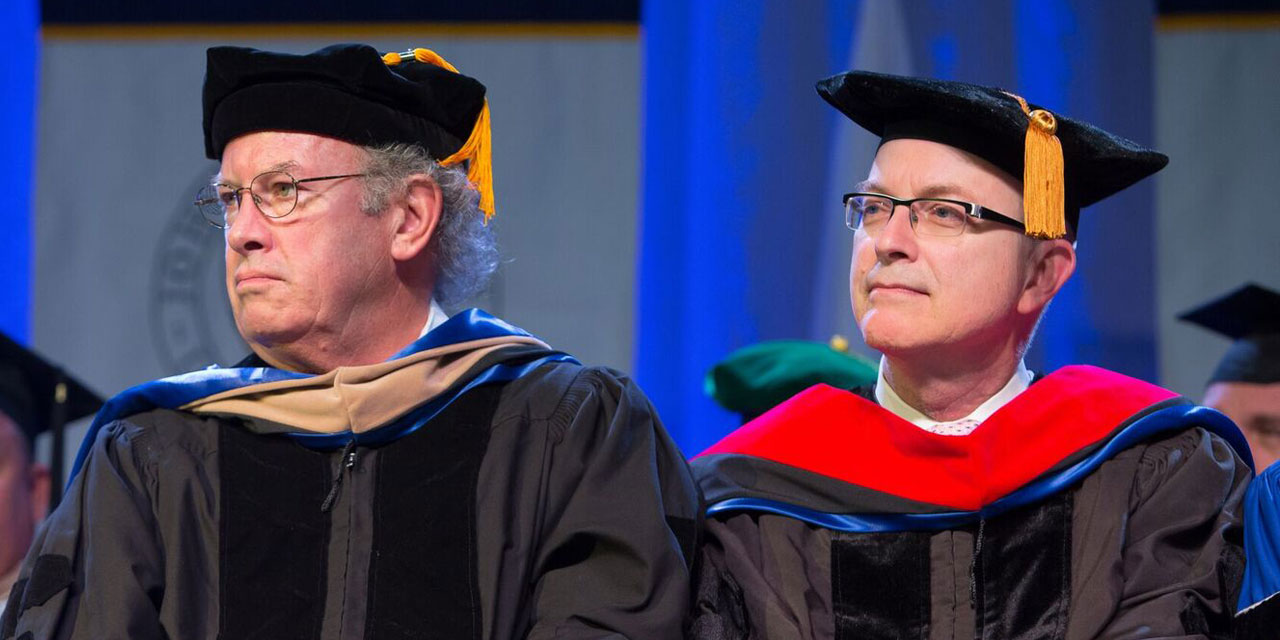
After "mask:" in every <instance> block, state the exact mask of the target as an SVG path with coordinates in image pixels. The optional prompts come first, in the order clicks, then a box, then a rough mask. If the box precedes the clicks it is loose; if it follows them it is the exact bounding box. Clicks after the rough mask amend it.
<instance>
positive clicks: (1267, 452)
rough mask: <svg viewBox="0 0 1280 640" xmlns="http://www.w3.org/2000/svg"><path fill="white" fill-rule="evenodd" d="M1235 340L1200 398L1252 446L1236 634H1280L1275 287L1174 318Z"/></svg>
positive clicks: (1243, 290) (1279, 328) (1278, 307)
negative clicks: (1226, 418)
mask: <svg viewBox="0 0 1280 640" xmlns="http://www.w3.org/2000/svg"><path fill="white" fill-rule="evenodd" d="M1178 317H1179V318H1180V319H1182V320H1186V321H1187V322H1191V323H1193V324H1196V325H1199V326H1201V327H1204V328H1206V329H1209V330H1210V331H1214V332H1216V333H1219V334H1221V335H1224V336H1226V337H1228V338H1231V339H1232V341H1233V342H1232V344H1231V347H1230V348H1229V349H1227V353H1226V355H1224V356H1223V357H1222V360H1221V361H1220V362H1219V363H1218V366H1217V368H1215V369H1214V371H1213V375H1211V376H1210V377H1209V383H1208V385H1207V386H1206V388H1205V392H1204V403H1205V404H1206V405H1208V406H1210V407H1213V408H1215V409H1218V410H1219V411H1222V412H1223V413H1225V414H1227V415H1228V416H1230V417H1231V419H1232V420H1234V421H1235V422H1236V424H1238V425H1240V430H1241V431H1243V432H1244V437H1245V438H1246V439H1247V440H1248V441H1249V448H1250V449H1251V450H1252V451H1253V459H1254V463H1255V465H1256V467H1257V469H1258V477H1257V478H1256V479H1254V481H1253V483H1252V484H1251V485H1250V486H1249V491H1248V494H1247V495H1246V497H1245V508H1244V515H1245V532H1244V538H1245V579H1244V585H1243V588H1242V590H1241V593H1240V601H1239V603H1238V613H1237V618H1236V620H1237V626H1238V629H1237V636H1236V637H1238V638H1241V639H1242V640H1243V639H1249V640H1253V639H1257V640H1262V639H1263V638H1275V637H1276V636H1277V634H1280V631H1278V630H1280V466H1277V465H1276V464H1274V463H1275V461H1276V459H1277V458H1278V457H1280V293H1276V292H1275V291H1272V290H1271V289H1268V288H1266V287H1263V286H1261V285H1259V284H1256V283H1248V284H1245V285H1243V286H1241V287H1239V288H1238V289H1235V290H1233V291H1231V292H1230V293H1227V294H1226V295H1224V296H1222V297H1221V298H1217V299H1214V300H1211V301H1209V302H1206V303H1205V304H1203V305H1201V306H1199V307H1196V308H1194V309H1191V310H1188V311H1186V312H1184V313H1183V314H1182V315H1180V316H1178Z"/></svg>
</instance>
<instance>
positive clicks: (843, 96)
mask: <svg viewBox="0 0 1280 640" xmlns="http://www.w3.org/2000/svg"><path fill="white" fill-rule="evenodd" d="M817 89H818V94H819V95H821V96H822V97H823V98H824V99H825V100H826V101H827V102H829V103H831V105H832V106H834V107H835V108H836V109H839V110H840V111H841V112H842V113H844V114H845V115H846V116H848V117H849V119H851V120H853V121H854V122H855V123H857V124H858V125H859V126H861V127H862V128H864V129H866V130H867V131H870V132H871V133H873V134H875V135H877V136H880V137H881V139H882V141H889V140H894V139H899V138H912V139H923V140H930V141H933V142H939V143H942V144H946V145H949V146H952V147H956V148H958V149H962V150H964V151H967V152H969V153H972V154H974V155H976V156H978V157H980V158H983V159H984V160H986V161H988V162H990V163H992V164H993V165H995V166H997V167H999V168H1000V169H1002V170H1004V171H1005V172H1007V173H1009V175H1011V176H1013V177H1014V178H1017V179H1019V180H1022V181H1023V183H1024V184H1023V189H1024V201H1025V202H1026V203H1027V205H1028V206H1027V207H1026V208H1027V211H1026V213H1027V227H1028V234H1031V235H1039V234H1037V233H1035V232H1034V231H1033V226H1034V225H1033V221H1032V217H1033V215H1034V214H1035V212H1034V211H1033V207H1032V206H1031V203H1032V202H1033V201H1036V200H1037V199H1045V198H1048V196H1045V195H1043V194H1041V193H1040V192H1035V193H1033V191H1034V190H1033V189H1032V188H1031V187H1030V186H1028V178H1027V177H1026V176H1028V175H1029V174H1030V175H1034V176H1037V177H1039V176H1041V175H1043V174H1042V173H1032V172H1034V171H1040V170H1041V169H1042V167H1040V166H1039V165H1040V164H1041V159H1042V158H1053V159H1052V160H1051V162H1056V163H1058V166H1059V167H1060V169H1058V170H1059V172H1060V173H1059V174H1058V175H1059V176H1061V177H1060V178H1059V179H1058V180H1060V182H1061V184H1060V185H1058V186H1053V188H1055V189H1058V190H1059V191H1060V192H1061V195H1057V196H1055V198H1056V199H1057V200H1059V201H1060V202H1061V204H1059V205H1057V206H1059V207H1062V208H1063V212H1064V215H1065V218H1066V220H1065V222H1066V224H1067V225H1068V226H1067V228H1068V229H1069V230H1070V231H1069V233H1072V234H1074V232H1075V230H1076V229H1077V228H1078V225H1079V218H1080V209H1081V208H1082V207H1087V206H1089V205H1091V204H1094V203H1096V202H1098V201H1099V200H1102V199H1103V198H1106V197H1108V196H1110V195H1112V194H1114V193H1116V192H1118V191H1120V190H1122V189H1124V188H1126V187H1128V186H1130V185H1132V184H1134V183H1135V182H1137V181H1139V180H1141V179H1143V178H1145V177H1147V176H1149V175H1151V174H1153V173H1155V172H1157V171H1159V170H1160V169H1162V168H1164V166H1165V165H1166V164H1168V162H1169V158H1168V157H1167V156H1165V155H1164V154H1161V153H1158V152H1156V151H1153V150H1151V149H1147V148H1145V147H1143V146H1141V145H1139V144H1137V143H1135V142H1132V141H1130V140H1126V139H1124V138H1121V137H1119V136H1116V135H1113V134H1111V133H1108V132H1106V131H1103V130H1102V129H1099V128H1097V127H1095V126H1093V125H1090V124H1088V123H1085V122H1081V121H1079V120H1073V119H1071V118H1067V117H1064V116H1062V115H1058V114H1049V113H1048V111H1047V110H1045V109H1043V108H1042V107H1039V106H1037V105H1035V104H1029V103H1027V104H1024V103H1022V101H1021V98H1018V97H1017V96H1014V95H1013V94H1010V93H1007V92H1005V91H1001V90H1000V89H994V88H990V87H982V86H978V85H972V84H967V83H963V82H953V81H944V80H933V79H929V78H912V77H906V76H894V75H887V74H881V73H872V72H868V71H850V72H848V73H843V74H839V75H835V76H832V77H830V78H827V79H825V80H821V81H819V82H818V85H817ZM1033 120H1036V121H1038V122H1039V123H1041V124H1043V125H1044V126H1042V127H1037V126H1033V123H1032V121H1033ZM1054 124H1056V130H1054V131H1053V132H1052V133H1049V130H1050V129H1052V126H1051V125H1054ZM1036 134H1041V135H1036ZM1050 138H1056V141H1054V140H1051V139H1050ZM1041 140H1043V141H1044V142H1043V145H1042V144H1041V142H1040V141H1041ZM1058 144H1060V146H1061V151H1060V152H1058V151H1056V146H1053V145H1058ZM1033 146H1034V147H1035V148H1036V152H1035V153H1033V152H1032V151H1029V149H1031V148H1032V147H1033ZM1050 147H1052V148H1053V149H1055V151H1053V152H1052V153H1050V152H1048V151H1045V152H1043V153H1040V152H1039V150H1040V149H1041V148H1043V149H1046V150H1047V149H1049V148H1050ZM1053 154H1057V155H1056V156H1054V155H1053ZM1033 155H1034V156H1035V159H1034V160H1033V162H1032V165H1033V166H1030V167H1029V166H1028V163H1027V158H1028V157H1030V156H1033ZM1036 182H1038V183H1039V182H1043V181H1041V180H1039V179H1037V180H1036ZM1046 188H1048V187H1046ZM1048 199H1054V198H1048ZM1045 235H1048V236H1049V237H1056V236H1058V235H1061V234H1060V233H1057V234H1045Z"/></svg>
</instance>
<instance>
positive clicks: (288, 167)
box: [209, 160, 300, 186]
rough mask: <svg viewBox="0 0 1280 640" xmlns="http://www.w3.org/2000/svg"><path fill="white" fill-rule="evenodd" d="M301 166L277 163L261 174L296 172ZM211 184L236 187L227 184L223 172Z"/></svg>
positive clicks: (213, 178) (210, 181) (214, 175)
mask: <svg viewBox="0 0 1280 640" xmlns="http://www.w3.org/2000/svg"><path fill="white" fill-rule="evenodd" d="M299 166H300V165H299V164H298V163H297V162H296V161H294V160H285V161H284V162H277V163H275V164H273V165H271V166H269V167H267V168H266V169H263V170H262V171H260V172H259V173H271V172H272V171H291V170H295V169H297V168H298V167H299ZM209 183H210V184H215V185H216V184H225V185H228V186H234V185H231V183H229V182H227V181H226V180H224V179H223V177H222V172H221V171H219V172H218V173H215V174H213V177H212V178H210V179H209Z"/></svg>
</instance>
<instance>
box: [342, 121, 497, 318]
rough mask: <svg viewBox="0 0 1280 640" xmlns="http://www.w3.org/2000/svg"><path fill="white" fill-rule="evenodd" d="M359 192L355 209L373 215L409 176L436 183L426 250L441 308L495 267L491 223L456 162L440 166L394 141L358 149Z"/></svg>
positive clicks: (466, 295) (484, 280) (474, 291)
mask: <svg viewBox="0 0 1280 640" xmlns="http://www.w3.org/2000/svg"><path fill="white" fill-rule="evenodd" d="M364 150H365V152H366V153H367V154H368V160H367V161H366V162H365V168H364V173H365V174H366V177H365V179H364V195H363V197H362V198H361V200H360V208H361V210H363V211H364V212H365V213H367V214H370V215H377V214H379V213H381V212H382V211H384V210H386V208H387V206H388V205H389V204H390V203H391V201H392V200H393V199H394V198H396V197H398V196H400V195H403V193H404V191H405V188H406V187H407V186H408V179H409V176H411V175H414V174H422V175H426V176H429V177H430V178H431V179H432V180H434V181H435V182H436V184H438V185H440V192H441V195H442V199H443V207H442V211H441V215H440V222H439V224H438V225H437V226H436V230H435V235H434V237H432V238H431V244H430V245H429V246H428V250H429V251H430V252H431V253H432V255H433V257H434V258H435V260H434V262H435V269H436V285H435V291H434V293H433V295H434V296H435V299H436V300H437V301H438V302H439V303H440V304H442V305H444V306H446V307H456V306H457V305H459V304H461V303H463V302H465V301H467V300H468V299H470V298H472V297H474V296H476V295H478V294H479V293H481V292H482V291H484V289H485V287H487V286H488V284H489V278H490V277H491V276H492V275H493V272H494V271H495V270H496V269H497V268H498V242H497V238H496V237H494V234H493V227H491V226H489V225H486V224H485V223H484V213H483V212H481V211H480V193H479V192H478V191H476V189H475V187H474V186H472V184H471V181H470V180H468V179H467V173H466V170H465V169H464V168H463V167H462V166H460V165H459V166H448V167H446V166H441V165H440V163H438V162H436V161H435V160H432V159H431V156H430V155H429V154H427V152H426V150H425V149H423V148H422V147H420V146H418V145H413V144H403V143H395V144H388V145H384V146H380V147H364Z"/></svg>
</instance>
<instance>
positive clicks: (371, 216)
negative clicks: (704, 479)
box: [0, 45, 698, 640]
mask: <svg viewBox="0 0 1280 640" xmlns="http://www.w3.org/2000/svg"><path fill="white" fill-rule="evenodd" d="M204 133H205V138H204V139H205V151H206V155H207V156H208V157H209V158H211V159H214V160H217V161H219V163H220V164H219V171H218V173H217V175H215V176H213V177H212V178H211V179H210V181H209V184H208V185H207V186H206V187H204V188H202V189H200V190H199V192H198V193H197V194H194V195H195V198H194V205H195V207H194V209H195V210H193V211H192V215H193V216H194V215H199V216H201V217H202V218H203V219H204V220H205V221H206V222H208V223H209V224H210V225H212V227H216V228H217V229H219V230H221V233H222V234H223V237H224V238H225V241H226V247H225V256H224V258H225V267H226V271H225V277H226V287H227V293H228V297H229V299H230V303H231V308H232V312H233V315H234V317H235V321H236V326H237V328H238V329H239V332H240V334H241V336H242V337H243V338H244V340H245V342H246V343H247V344H248V346H249V347H250V349H251V350H252V352H253V353H252V355H250V356H249V357H248V358H246V359H245V360H244V361H242V362H240V363H239V364H237V365H236V366H234V367H230V368H226V369H217V368H213V369H208V370H203V371H196V372H192V373H188V374H184V375H181V376H176V377H172V378H166V379H163V380H160V381H156V382H153V383H148V384H144V385H140V386H138V387H135V388H133V389H130V390H128V391H126V392H124V393H123V394H121V395H120V396H117V397H116V398H114V399H112V400H111V401H109V402H108V404H107V405H106V407H105V408H104V409H103V411H102V412H101V413H100V414H99V415H98V419H97V420H96V421H95V423H94V425H93V427H92V428H91V430H90V435H89V437H88V438H86V443H87V444H86V446H85V448H83V449H82V450H81V454H80V457H79V460H78V462H77V464H76V468H75V469H74V470H73V472H72V473H73V474H74V480H73V481H72V483H71V487H70V489H69V494H68V498H67V499H66V500H65V501H64V502H63V503H62V506H60V507H59V509H58V510H57V511H56V512H55V513H54V514H53V515H52V516H51V518H50V519H49V521H48V524H47V525H46V526H45V527H44V529H43V530H42V531H41V533H40V534H39V536H38V537H37V539H36V541H35V543H34V545H33V547H32V551H31V553H30V555H28V557H27V560H26V562H25V563H24V566H23V569H22V573H21V575H20V576H19V584H21V585H22V587H21V588H17V589H15V590H14V595H13V596H12V597H11V598H10V599H9V605H8V607H7V609H6V611H5V617H4V619H3V625H2V627H0V638H3V639H4V640H8V639H9V638H12V637H18V638H31V637H37V638H42V639H43V638H62V639H67V638H72V639H97V638H130V639H132V640H151V639H154V640H159V639H161V638H175V639H176V638H183V639H197V638H207V639H213V638H224V639H227V640H231V639H237V640H241V639H249V638H261V639H268V638H270V639H276V638H297V639H303V638H306V639H326V640H339V639H341V640H349V639H354V638H449V639H454V638H457V639H463V638H467V639H480V638H493V639H501V640H507V639H510V638H637V639H639V638H644V639H649V638H674V637H678V636H679V634H680V631H681V625H682V623H683V622H684V619H685V614H686V612H687V607H688V603H689V570H690V569H689V567H690V564H691V551H692V547H693V540H694V534H695V523H696V518H697V507H698V498H697V494H696V490H695V488H694V486H693V482H692V477H691V475H690V473H689V469H688V467H687V465H686V463H685V461H684V459H683V456H682V455H681V454H680V452H679V451H678V450H677V449H676V447H675V445H674V443H673V442H672V441H671V439H670V438H669V437H668V436H667V434H666V432H665V430H664V429H663V427H662V425H661V423H660V422H659V421H658V418H657V416H656V415H655V413H654V411H653V408H652V406H650V404H649V402H648V400H647V398H645V396H644V394H643V393H642V392H641V391H640V390H639V388H638V387H637V386H636V385H635V384H634V383H632V382H631V381H630V380H629V379H628V378H627V377H626V376H625V375H624V374H621V373H619V372H617V371H614V370H611V369H605V368H602V367H586V366H583V365H582V364H580V363H579V362H578V361H576V360H575V359H574V358H572V357H571V356H569V355H568V354H565V353H562V352H559V351H556V350H554V349H552V348H551V347H549V346H548V345H546V344H545V343H543V342H542V341H541V340H539V339H537V338H536V337H534V336H532V335H530V334H529V333H527V332H525V331H523V330H521V329H519V328H517V327H514V326H512V325H510V324H508V323H506V322H504V321H503V320H501V319H499V318H496V317H494V316H491V315H489V314H487V313H485V312H483V311H481V310H479V309H463V310H457V309H458V308H459V307H460V306H461V303H463V302H465V301H467V299H468V298H470V297H472V296H473V295H474V294H476V293H477V292H478V291H479V290H481V289H483V287H484V285H485V283H486V281H487V280H488V278H489V276H490V275H491V274H492V272H493V271H494V269H495V268H496V266H497V251H496V248H495V238H494V233H493V228H492V227H491V226H490V225H489V224H488V223H489V219H490V217H491V216H493V215H494V211H495V207H494V197H493V188H492V175H491V162H490V149H491V146H490V140H489V135H490V128H489V106H488V103H487V101H486V98H485V88H484V86H483V85H481V84H480V83H479V82H478V81H476V80H474V79H472V78H470V77H467V76H464V75H462V74H460V73H458V72H457V70H456V69H455V68H454V67H453V66H452V65H450V64H449V63H448V62H446V61H444V59H443V58H441V57H440V56H439V55H437V54H436V53H434V52H432V51H430V50H427V49H413V50H409V51H405V52H402V53H388V54H385V55H379V54H378V53H377V52H376V51H375V50H374V49H372V48H371V47H367V46H362V45H337V46H333V47H328V48H325V49H321V50H319V51H316V52H314V53H311V54H307V55H289V54H282V53H273V52H266V51H257V50H252V49H244V48H238V47H216V48H213V49H211V50H209V53H208V68H207V73H206V76H205V85H204ZM209 232H210V233H218V231H215V230H214V229H213V228H210V229H209ZM446 308H448V309H451V310H455V311H454V313H453V314H452V315H447V314H446V311H445V310H446Z"/></svg>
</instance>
